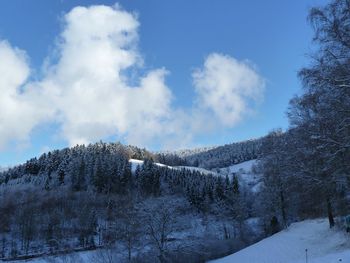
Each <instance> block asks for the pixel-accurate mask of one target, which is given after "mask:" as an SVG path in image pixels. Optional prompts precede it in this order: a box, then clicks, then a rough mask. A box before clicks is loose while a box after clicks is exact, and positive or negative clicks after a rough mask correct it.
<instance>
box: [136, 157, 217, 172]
mask: <svg viewBox="0 0 350 263" xmlns="http://www.w3.org/2000/svg"><path fill="white" fill-rule="evenodd" d="M129 162H130V163H131V170H132V171H133V172H135V170H136V168H137V166H138V165H139V166H142V165H143V161H142V160H136V159H130V160H129ZM154 164H155V165H158V166H161V167H168V168H170V169H188V170H191V171H198V172H201V173H203V174H212V175H217V174H216V173H215V172H212V171H209V170H207V169H204V168H199V167H193V166H169V165H165V164H162V163H154Z"/></svg>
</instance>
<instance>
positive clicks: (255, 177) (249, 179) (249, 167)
mask: <svg viewBox="0 0 350 263" xmlns="http://www.w3.org/2000/svg"><path fill="white" fill-rule="evenodd" d="M257 163H258V160H256V159H254V160H249V161H246V162H242V163H239V164H234V165H231V166H228V167H226V168H221V169H219V172H220V174H223V175H225V174H228V175H230V176H233V175H236V176H238V179H239V181H240V182H241V183H244V184H245V185H247V186H248V187H249V188H250V189H251V190H252V191H253V192H258V191H259V189H260V187H261V179H262V175H260V174H256V173H254V172H253V167H254V165H256V164H257Z"/></svg>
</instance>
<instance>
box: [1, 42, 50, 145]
mask: <svg viewBox="0 0 350 263" xmlns="http://www.w3.org/2000/svg"><path fill="white" fill-rule="evenodd" d="M29 74H30V69H29V67H28V63H27V57H26V54H25V52H23V51H21V50H19V49H17V48H13V47H11V46H10V44H9V43H8V42H6V41H0V76H1V77H0V149H2V148H4V146H5V145H7V144H8V143H9V142H14V141H17V142H18V141H19V142H22V143H24V142H26V141H27V140H28V139H29V134H30V132H31V131H32V129H33V128H34V127H35V126H36V125H38V124H39V123H40V122H41V121H43V120H44V119H45V118H47V117H48V115H49V114H50V113H49V111H48V112H43V111H41V110H40V105H37V104H35V103H34V100H35V94H34V91H33V90H31V89H29V88H26V87H22V85H23V84H24V83H25V81H26V80H27V78H28V77H29Z"/></svg>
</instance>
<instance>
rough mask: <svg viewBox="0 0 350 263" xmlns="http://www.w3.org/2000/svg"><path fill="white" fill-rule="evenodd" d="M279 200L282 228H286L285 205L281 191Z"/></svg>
mask: <svg viewBox="0 0 350 263" xmlns="http://www.w3.org/2000/svg"><path fill="white" fill-rule="evenodd" d="M280 199H281V213H282V220H283V228H287V215H286V204H285V200H284V194H283V191H282V190H281V191H280Z"/></svg>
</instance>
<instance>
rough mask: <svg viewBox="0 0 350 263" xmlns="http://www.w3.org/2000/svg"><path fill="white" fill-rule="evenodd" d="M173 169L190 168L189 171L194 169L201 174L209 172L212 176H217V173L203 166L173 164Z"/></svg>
mask: <svg viewBox="0 0 350 263" xmlns="http://www.w3.org/2000/svg"><path fill="white" fill-rule="evenodd" d="M174 168H175V169H187V170H190V171H196V172H200V173H202V174H206V175H208V174H211V175H214V176H218V174H217V173H215V172H212V171H209V170H207V169H204V168H200V167H195V166H174Z"/></svg>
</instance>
